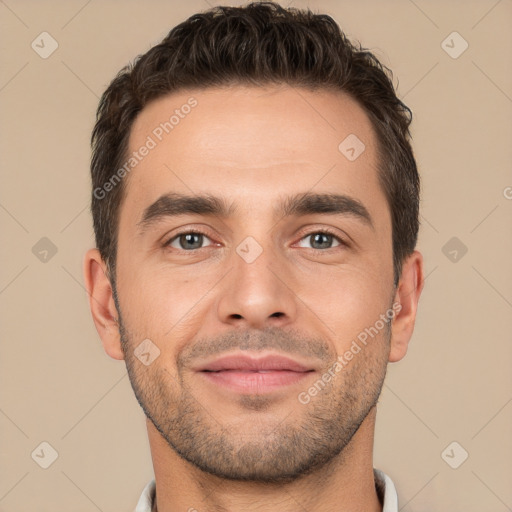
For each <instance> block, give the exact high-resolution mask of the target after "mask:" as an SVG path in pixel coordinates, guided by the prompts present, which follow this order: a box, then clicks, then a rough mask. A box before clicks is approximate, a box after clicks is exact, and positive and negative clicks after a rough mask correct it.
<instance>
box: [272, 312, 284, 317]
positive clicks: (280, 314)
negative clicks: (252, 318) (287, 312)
mask: <svg viewBox="0 0 512 512" xmlns="http://www.w3.org/2000/svg"><path fill="white" fill-rule="evenodd" d="M283 315H284V313H281V312H280V311H277V312H276V313H272V314H271V315H270V316H271V317H272V316H275V317H279V316H283Z"/></svg>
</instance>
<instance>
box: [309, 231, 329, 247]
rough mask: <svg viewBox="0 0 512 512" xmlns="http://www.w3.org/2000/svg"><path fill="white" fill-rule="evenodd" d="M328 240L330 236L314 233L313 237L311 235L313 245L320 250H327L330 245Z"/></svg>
mask: <svg viewBox="0 0 512 512" xmlns="http://www.w3.org/2000/svg"><path fill="white" fill-rule="evenodd" d="M330 238H331V235H328V234H325V233H316V234H315V235H313V240H314V242H313V245H315V244H317V245H319V246H320V248H322V249H326V248H327V249H328V248H329V245H330Z"/></svg>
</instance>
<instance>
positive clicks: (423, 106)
mask: <svg viewBox="0 0 512 512" xmlns="http://www.w3.org/2000/svg"><path fill="white" fill-rule="evenodd" d="M218 3H221V2H214V1H213V0H208V1H207V2H206V1H204V0H194V1H192V0H191V1H187V2H185V1H157V0H153V1H146V2H141V1H124V2H120V1H113V0H109V1H100V0H92V1H86V0H80V1H66V2H64V1H61V2H55V1H22V0H18V1H14V0H5V1H0V25H1V26H0V34H1V36H0V38H1V40H0V42H1V77H0V103H1V108H2V123H1V128H0V129H1V132H0V144H1V147H0V169H1V172H2V188H1V191H0V225H1V229H2V235H3V243H2V245H1V249H0V250H1V257H2V265H1V270H0V307H1V338H2V345H1V359H0V439H1V441H0V442H1V446H0V449H1V458H0V511H2V512H19V511H23V512H31V511H37V512H44V511H52V512H60V511H62V512H64V511H73V512H81V511H84V512H94V511H98V510H99V511H103V512H110V511H112V512H114V511H116V512H117V511H121V510H126V511H131V510H132V509H133V508H134V506H135V503H136V501H137V499H138V497H139V494H140V492H141V490H142V488H143V486H144V485H145V484H146V483H147V481H149V479H150V478H152V476H153V472H152V464H151V456H150V452H149V445H148V442H147V436H146V430H145V421H144V415H143V412H142V410H141V409H140V408H139V406H138V404H137V402H136V400H135V398H134V396H133V393H132V390H131V387H130V384H129V380H128V378H127V374H126V369H125V367H124V363H123V362H118V361H114V360H111V359H110V358H109V357H108V356H106V355H105V353H104V352H103V349H102V346H101V343H100V340H99V337H98V335H97V333H96V331H95V329H94V326H93V323H92V320H91V317H90V313H89V308H88V303H87V298H86V293H85V291H84V288H83V278H82V258H83V254H84V252H85V251H86V249H88V248H89V247H91V246H92V245H93V237H92V222H91V218H90V215H89V213H88V202H89V193H90V192H89V169H88V164H89V156H90V153H89V137H90V132H91V129H92V126H93V120H94V114H95V110H96V107H97V103H98V98H99V96H100V95H101V93H102V92H103V90H104V88H105V87H106V85H107V84H108V82H109V81H110V80H111V79H112V78H113V76H114V74H115V73H116V72H117V71H118V70H119V69H120V68H121V67H122V66H123V65H124V64H125V63H126V62H127V61H128V60H130V59H132V58H133V57H134V56H135V55H137V54H139V53H142V52H145V51H146V50H147V49H149V47H150V46H152V45H153V44H155V43H156V42H157V41H159V40H160V39H161V38H162V37H163V36H164V35H165V34H166V33H167V32H168V30H169V29H170V28H172V27H173V26H174V25H175V24H176V23H178V22H180V21H182V20H183V19H184V18H185V17H188V16H189V15H191V14H192V13H194V12H196V11H199V10H204V9H205V8H208V5H214V4H218ZM236 3H240V2H231V4H236ZM282 3H283V5H288V4H293V5H294V6H297V7H303V6H306V5H308V6H310V7H311V8H313V9H314V10H318V11H323V12H327V13H329V14H331V15H332V16H333V17H334V18H335V19H336V20H337V21H338V22H339V23H340V25H341V26H342V28H343V29H344V30H345V31H346V33H347V34H348V36H349V37H351V38H357V39H358V40H360V41H361V42H362V44H363V46H366V47H369V48H370V49H372V50H373V51H375V52H376V54H377V55H378V56H379V57H380V58H381V59H382V61H383V62H384V63H385V64H387V65H388V66H390V67H391V69H392V70H393V71H394V74H395V83H398V84H399V86H398V91H399V96H400V97H401V98H403V99H404V101H405V102H406V104H408V105H409V106H410V108H411V109H412V110H413V112H414V115H415V118H414V122H413V136H414V147H415V152H416V155H417V160H418V164H419V168H420V171H421V173H422V177H423V199H422V228H421V232H420V242H419V249H420V250H421V251H422V252H423V254H424V256H425V260H426V272H427V275H428V277H427V280H426V286H425V290H424V292H423V295H422V298H421V302H420V311H419V317H418V321H417V327H416V331H415V335H414V338H413V340H412V342H411V345H410V350H409V353H408V355H407V357H406V358H405V359H404V360H403V361H402V362H400V363H396V364H393V365H390V367H389V373H388V377H387V380H386V384H385V388H384V391H383V394H382V398H381V401H380V407H379V414H378V423H377V433H376V447H375V466H376V467H378V468H380V469H382V470H384V471H385V472H387V473H388V474H389V475H390V476H391V477H392V479H393V480H394V481H395V483H396V485H397V488H398V492H399V499H400V503H399V508H400V510H402V511H404V512H423V511H425V512H426V511H434V510H435V511H449V512H457V511H464V512H473V511H474V512H477V511H478V512H494V511H496V512H505V511H507V510H512V486H511V485H510V482H511V481H512V436H511V435H510V433H511V425H512V372H511V371H510V367H511V362H512V343H511V334H510V333H511V332H512V329H511V328H512V315H511V312H512V310H511V308H512V287H511V282H512V265H511V261H512V259H511V256H512V239H511V236H510V234H511V229H510V226H511V223H510V220H511V212H512V200H511V198H512V188H510V187H512V175H511V172H510V171H511V163H512V144H511V141H512V115H511V114H512V69H511V66H510V62H512V30H511V26H512V2H511V0H501V1H496V0H479V1H451V2H446V1H439V0H438V1H426V0H415V1H414V2H413V1H412V0H396V1H390V2H382V1H377V0H374V1H359V2H356V1H321V0H317V1H313V0H311V1H309V2H305V1H300V0H295V1H293V2H289V1H288V0H286V1H283V2H282ZM43 31H46V32H48V33H49V34H51V36H52V37H53V38H54V39H55V40H56V41H57V42H58V45H59V46H58V49H57V50H56V51H55V53H53V54H52V55H51V56H50V57H48V58H47V59H43V58H41V57H40V56H39V55H38V54H37V53H36V52H35V51H34V50H33V49H32V48H31V43H32V41H33V40H35V39H36V38H37V37H38V36H39V34H40V33H41V32H43ZM453 31H457V32H458V33H459V34H460V35H461V36H462V37H463V38H464V40H466V41H467V42H468V44H469V47H468V49H467V50H466V51H465V52H464V53H463V54H462V55H460V56H459V57H458V58H457V59H454V58H452V57H450V56H449V55H448V54H447V53H446V52H445V51H444V50H443V48H442V46H441V43H442V41H443V40H445V38H446V37H447V36H448V35H449V34H451V33H452V32H453ZM460 43H461V41H460V40H459V41H458V42H457V41H456V42H454V43H449V44H451V45H452V46H454V48H455V50H456V49H458V48H460ZM458 45H459V46H458ZM507 187H508V188H507ZM43 237H47V238H48V239H50V240H51V241H52V243H53V244H54V245H55V246H56V248H57V253H56V254H55V255H53V256H51V253H49V255H48V257H47V258H48V260H47V261H46V262H43V261H40V259H39V258H38V257H36V255H35V254H33V252H32V248H33V246H34V245H35V244H36V243H37V242H38V241H39V240H40V239H41V238H43ZM452 237H457V238H458V239H459V241H460V242H457V243H458V244H459V246H460V244H461V243H463V244H464V245H465V246H466V247H467V253H466V254H465V255H463V256H462V257H461V256H460V254H461V252H460V249H458V251H459V252H458V253H457V254H458V257H459V258H460V259H459V260H458V261H455V262H453V261H451V260H450V258H449V257H447V256H445V254H444V252H443V247H444V246H445V244H446V243H447V242H448V240H450V239H451V238H452ZM36 247H37V246H36ZM449 250H452V249H451V248H449ZM456 250H457V249H456ZM36 252H37V251H36ZM445 252H447V253H448V250H446V249H445ZM50 256H51V257H50ZM449 256H450V255H449ZM452 256H453V254H452V255H451V256H450V257H452ZM43 441H46V442H47V443H49V444H50V445H51V446H52V447H53V448H54V449H55V450H56V451H57V452H58V458H57V459H56V461H55V462H54V463H53V464H52V465H51V466H50V467H49V468H48V469H42V468H41V467H40V466H39V465H38V464H36V462H35V461H34V460H33V458H32V457H31V454H32V453H33V452H34V450H35V449H36V448H38V447H39V445H40V443H41V442H43ZM452 441H457V442H458V443H459V444H460V445H461V446H462V447H463V449H465V450H466V451H467V452H468V453H469V458H468V459H467V460H466V461H465V462H464V463H463V464H462V465H461V466H460V467H459V468H458V469H452V468H451V467H449V466H448V464H447V463H446V462H445V460H443V458H442V456H441V454H442V452H443V450H444V449H445V448H446V447H447V446H448V445H449V444H450V443H451V442H452ZM36 453H40V448H39V449H38V450H36ZM48 453H49V452H48V450H47V451H46V454H48ZM448 453H449V455H451V461H454V460H455V461H457V460H458V458H459V457H460V455H461V453H462V452H461V448H456V449H455V450H454V451H453V452H451V451H450V450H449V451H448ZM34 458H35V459H37V457H36V456H35V455H34Z"/></svg>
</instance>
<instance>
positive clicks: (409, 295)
mask: <svg viewBox="0 0 512 512" xmlns="http://www.w3.org/2000/svg"><path fill="white" fill-rule="evenodd" d="M423 283H424V277H423V257H422V255H421V253H420V252H418V251H414V252H413V253H412V254H411V255H410V256H409V257H408V258H406V260H405V261H404V262H403V265H402V275H401V276H400V281H399V283H398V287H397V290H396V294H395V300H394V305H395V307H396V310H399V311H398V313H397V314H396V315H395V317H394V318H393V321H392V326H391V349H390V353H389V362H391V363H394V362H396V361H400V359H402V358H403V357H404V356H405V354H406V353H407V347H408V345H409V341H410V339H411V336H412V333H413V331H414V322H415V320H416V312H417V309H418V301H419V298H420V295H421V291H422V290H423ZM397 304H400V307H397V306H396V305H397Z"/></svg>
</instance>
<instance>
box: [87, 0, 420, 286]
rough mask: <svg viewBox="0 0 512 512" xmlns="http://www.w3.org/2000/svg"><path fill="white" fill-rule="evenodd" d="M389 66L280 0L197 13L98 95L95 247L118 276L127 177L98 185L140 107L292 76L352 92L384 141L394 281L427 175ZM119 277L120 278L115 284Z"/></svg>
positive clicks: (114, 165) (119, 160) (412, 237)
mask: <svg viewBox="0 0 512 512" xmlns="http://www.w3.org/2000/svg"><path fill="white" fill-rule="evenodd" d="M392 76H393V75H392V72H391V71H390V70H389V69H388V68H387V67H386V66H384V65H382V64H381V63H380V62H379V60H378V59H377V58H376V57H375V56H374V55H373V54H372V53H371V52H370V51H368V50H367V49H365V48H362V47H361V45H360V44H358V45H355V44H353V43H351V42H350V41H349V40H348V39H347V37H346V36H345V34H344V33H343V32H342V31H341V30H340V28H339V26H338V25H337V24H336V22H335V21H334V20H333V19H332V18H331V17H330V16H328V15H326V14H314V13H312V12H311V11H310V10H299V9H296V8H287V9H285V8H283V7H281V6H280V5H278V4H276V3H273V2H257V3H251V4H249V5H247V6H244V7H222V6H218V7H215V8H213V9H210V10H208V11H206V12H204V13H199V14H195V15H193V16H191V17H190V18H189V19H187V20H186V21H184V22H183V23H181V24H179V25H177V26H176V27H175V28H173V29H172V30H171V31H170V32H169V34H168V35H167V36H166V37H165V38H164V39H163V41H162V42H161V43H159V44H157V45H156V46H154V47H153V48H151V49H150V50H149V51H148V52H146V53H145V54H144V55H141V56H139V57H137V59H136V60H135V61H134V63H132V64H130V65H128V66H125V67H124V68H123V69H122V70H121V71H120V72H119V73H118V75H117V76H116V77H115V79H114V80H113V81H112V82H111V83H110V85H109V86H108V88H107V90H106V91H105V92H104V94H103V96H102V97H101V100H100V104H99V107H98V111H97V116H96V124H95V127H94V130H93V133H92V139H91V145H92V159H91V175H92V185H93V194H92V204H91V210H92V215H93V222H94V232H95V236H96V245H97V247H98V249H99V251H100V254H101V257H102V258H103V261H104V262H105V263H106V265H107V269H108V273H109V277H110V279H111V280H112V281H114V280H115V261H116V248H117V236H118V227H119V212H120V207H121V204H122V199H123V193H124V184H123V180H121V182H120V183H119V186H114V187H112V188H111V190H110V191H109V193H108V197H103V196H100V197H98V195H99V194H98V193H97V191H98V190H100V189H101V187H102V186H103V185H104V184H105V183H107V182H108V181H109V180H111V179H112V177H113V175H114V173H115V172H116V170H118V169H119V168H120V167H121V166H122V165H123V162H124V160H125V158H126V154H127V150H128V147H127V146H128V138H129V135H130V130H131V127H132V124H133V122H134V120H135V117H136V116H137V114H138V113H139V112H140V111H141V110H142V109H143V108H144V107H145V105H146V104H147V103H148V102H149V101H151V100H154V99H156V98H159V97H162V96H164V95H167V94H169V93H172V92H176V91H178V90H183V89H186V88H207V87H215V86H225V85H236V84H245V85H247V84H248V85H256V86H263V85H269V84H289V85H292V86H297V87H304V88H308V89H312V90H317V89H334V90H338V91H343V92H345V93H346V94H348V95H350V96H351V97H352V98H353V99H354V100H356V101H357V102H358V104H359V105H360V106H361V107H362V108H363V109H364V110H365V112H366V113H367V115H368V116H369V118H370V120H371V122H372V125H373V128H374V129H375V132H376V134H377V139H378V158H379V180H380V183H381V186H382V188H383V190H384V192H385V195H386V199H387V201H388V204H389V207H390V210H391V219H392V233H393V234H392V237H393V240H392V242H393V268H394V279H395V284H397V283H398V279H399V277H400V275H401V268H402V262H403V260H404V259H405V258H406V257H407V256H408V255H410V254H411V253H412V252H413V250H414V248H415V246H416V242H417V236H418V228H419V219H418V215H419V192H420V181H419V176H418V171H417V168H416V162H415V159H414V155H413V151H412V148H411V145H410V142H409V139H410V133H409V125H410V123H411V120H412V114H411V111H410V109H409V108H408V107H407V106H406V105H405V104H404V103H403V102H402V101H400V100H399V99H398V97H397V96H396V94H395V90H394V87H393V82H392ZM114 284H115V283H114Z"/></svg>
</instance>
